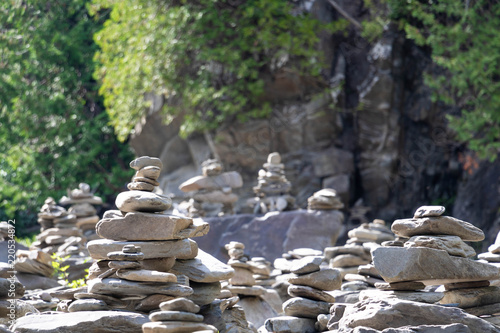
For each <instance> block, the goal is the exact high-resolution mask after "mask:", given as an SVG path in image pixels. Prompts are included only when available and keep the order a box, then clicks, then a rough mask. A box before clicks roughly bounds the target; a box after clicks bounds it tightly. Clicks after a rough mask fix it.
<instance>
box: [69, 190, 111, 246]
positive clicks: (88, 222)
mask: <svg viewBox="0 0 500 333" xmlns="http://www.w3.org/2000/svg"><path fill="white" fill-rule="evenodd" d="M59 204H60V205H63V206H67V205H71V207H69V209H68V213H70V214H74V215H76V227H77V228H79V229H80V230H81V231H82V233H83V235H84V236H85V237H86V239H87V240H88V241H90V240H93V239H98V238H99V237H98V236H97V235H96V233H95V225H96V224H97V222H99V216H98V215H97V210H96V208H95V207H94V206H100V205H102V199H101V198H100V197H98V196H95V195H93V194H92V192H91V191H90V186H89V185H88V184H86V183H80V184H79V185H78V188H76V189H73V190H71V191H70V190H69V189H68V195H67V196H63V197H62V198H61V199H60V200H59Z"/></svg>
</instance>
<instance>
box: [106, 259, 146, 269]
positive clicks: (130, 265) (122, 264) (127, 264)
mask: <svg viewBox="0 0 500 333" xmlns="http://www.w3.org/2000/svg"><path fill="white" fill-rule="evenodd" d="M108 267H109V268H112V269H138V268H141V267H142V264H141V263H140V262H138V261H127V260H112V261H110V262H109V263H108Z"/></svg>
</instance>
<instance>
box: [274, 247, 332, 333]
mask: <svg viewBox="0 0 500 333" xmlns="http://www.w3.org/2000/svg"><path fill="white" fill-rule="evenodd" d="M323 259H324V258H323V257H322V256H314V255H313V256H304V257H303V258H301V259H296V260H294V261H293V263H292V266H291V267H290V272H291V274H289V275H287V276H286V279H287V282H288V284H289V286H288V294H289V295H290V296H291V297H292V298H290V299H288V300H287V301H285V302H284V303H283V312H284V314H285V316H282V317H275V318H270V319H268V320H267V321H266V323H265V328H266V330H267V331H268V332H276V333H280V332H283V333H284V332H297V333H298V332H316V331H324V330H326V325H327V323H328V319H329V309H330V307H331V305H332V303H334V302H335V297H334V296H332V295H331V294H330V293H328V291H332V290H335V289H339V288H340V285H341V283H342V278H341V274H340V271H338V270H337V269H334V268H330V267H320V265H321V263H322V262H323Z"/></svg>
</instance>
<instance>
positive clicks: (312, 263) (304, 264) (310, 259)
mask: <svg viewBox="0 0 500 333" xmlns="http://www.w3.org/2000/svg"><path fill="white" fill-rule="evenodd" d="M322 262H323V257H322V256H307V257H304V258H302V259H299V260H295V261H294V262H293V264H292V267H291V268H290V272H292V273H295V274H298V275H300V274H307V273H312V272H316V271H319V265H321V263H322Z"/></svg>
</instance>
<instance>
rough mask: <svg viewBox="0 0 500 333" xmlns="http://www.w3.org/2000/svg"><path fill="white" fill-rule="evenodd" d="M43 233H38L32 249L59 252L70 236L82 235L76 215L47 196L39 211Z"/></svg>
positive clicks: (50, 252)
mask: <svg viewBox="0 0 500 333" xmlns="http://www.w3.org/2000/svg"><path fill="white" fill-rule="evenodd" d="M38 223H40V225H41V228H40V231H41V233H40V234H38V235H37V237H36V239H37V240H36V241H35V242H33V244H32V246H31V247H32V249H39V250H43V251H44V252H46V253H49V254H52V253H56V252H58V249H59V247H60V246H62V245H63V244H64V243H65V242H66V240H67V239H68V238H70V237H75V236H76V237H81V236H83V234H82V232H81V231H80V230H79V229H78V228H76V215H74V214H70V213H68V211H66V209H65V208H63V207H61V206H58V205H57V204H56V202H55V200H54V199H53V198H50V197H49V198H47V199H46V200H45V203H44V204H43V206H42V208H41V209H40V212H39V213H38Z"/></svg>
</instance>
